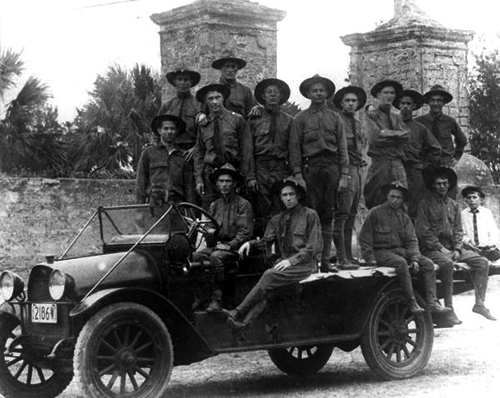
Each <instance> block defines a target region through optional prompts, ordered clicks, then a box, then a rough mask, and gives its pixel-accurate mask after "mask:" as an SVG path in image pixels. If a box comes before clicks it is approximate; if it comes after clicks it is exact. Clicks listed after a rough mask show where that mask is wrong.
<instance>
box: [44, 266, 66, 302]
mask: <svg viewBox="0 0 500 398" xmlns="http://www.w3.org/2000/svg"><path fill="white" fill-rule="evenodd" d="M67 286H68V277H67V276H66V274H65V273H64V272H62V271H59V270H58V269H55V270H54V271H52V273H51V274H50V279H49V292H50V297H52V300H56V301H57V300H60V299H61V298H62V297H63V296H64V293H65V292H66V287H67Z"/></svg>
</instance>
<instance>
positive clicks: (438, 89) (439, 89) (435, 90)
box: [424, 84, 453, 104]
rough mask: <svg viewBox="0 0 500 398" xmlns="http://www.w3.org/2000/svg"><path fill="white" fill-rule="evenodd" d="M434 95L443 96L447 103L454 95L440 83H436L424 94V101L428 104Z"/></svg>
mask: <svg viewBox="0 0 500 398" xmlns="http://www.w3.org/2000/svg"><path fill="white" fill-rule="evenodd" d="M433 95H440V96H442V97H443V100H444V103H445V104H447V103H449V102H451V101H452V100H453V95H451V94H450V93H449V92H448V91H446V89H445V88H444V87H443V86H441V85H439V84H435V85H434V86H432V87H431V89H430V90H429V91H427V92H426V93H425V94H424V102H425V103H426V104H428V103H429V101H430V100H431V97H432V96H433Z"/></svg>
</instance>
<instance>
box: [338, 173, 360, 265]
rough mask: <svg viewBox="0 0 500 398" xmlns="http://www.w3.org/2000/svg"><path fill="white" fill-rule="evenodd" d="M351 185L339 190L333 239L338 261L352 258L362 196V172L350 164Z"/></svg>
mask: <svg viewBox="0 0 500 398" xmlns="http://www.w3.org/2000/svg"><path fill="white" fill-rule="evenodd" d="M349 177H350V178H349V185H348V187H347V189H345V190H342V191H338V192H337V200H336V208H335V219H334V223H333V241H334V243H335V249H336V251H337V261H338V262H343V261H345V260H346V259H348V260H352V259H353V256H352V247H351V244H352V233H353V230H354V222H355V221H356V214H358V206H359V200H360V198H361V173H360V170H359V167H357V166H352V165H351V166H349Z"/></svg>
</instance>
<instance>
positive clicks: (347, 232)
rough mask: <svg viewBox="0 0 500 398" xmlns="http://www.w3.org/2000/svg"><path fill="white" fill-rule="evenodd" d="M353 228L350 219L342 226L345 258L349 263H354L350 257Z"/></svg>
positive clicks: (351, 256) (352, 221)
mask: <svg viewBox="0 0 500 398" xmlns="http://www.w3.org/2000/svg"><path fill="white" fill-rule="evenodd" d="M353 227H354V220H351V219H350V218H348V219H347V221H346V222H345V225H344V242H345V243H344V246H345V256H346V258H347V260H349V262H351V263H354V262H355V261H354V257H353V255H352V231H353Z"/></svg>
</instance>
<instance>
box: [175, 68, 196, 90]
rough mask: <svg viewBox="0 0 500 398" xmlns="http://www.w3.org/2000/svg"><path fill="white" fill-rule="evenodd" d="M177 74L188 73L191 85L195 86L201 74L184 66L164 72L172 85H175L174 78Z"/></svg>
mask: <svg viewBox="0 0 500 398" xmlns="http://www.w3.org/2000/svg"><path fill="white" fill-rule="evenodd" d="M179 75H188V76H189V79H190V80H191V87H194V86H196V85H197V84H198V83H199V82H200V79H201V75H200V74H199V73H198V72H196V71H194V70H191V69H187V68H184V67H180V68H177V69H175V70H173V71H170V72H168V73H167V74H166V77H167V81H168V82H169V83H170V84H171V85H172V86H174V85H175V78H176V77H177V76H179Z"/></svg>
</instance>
